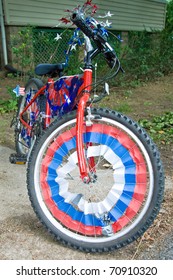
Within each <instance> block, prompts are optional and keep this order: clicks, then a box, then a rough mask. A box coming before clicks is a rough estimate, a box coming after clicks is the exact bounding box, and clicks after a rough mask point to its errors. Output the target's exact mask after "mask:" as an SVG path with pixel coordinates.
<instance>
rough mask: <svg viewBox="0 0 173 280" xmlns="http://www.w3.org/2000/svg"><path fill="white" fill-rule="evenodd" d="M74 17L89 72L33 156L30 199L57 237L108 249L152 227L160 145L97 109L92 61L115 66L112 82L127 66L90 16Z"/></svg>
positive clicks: (124, 119)
mask: <svg viewBox="0 0 173 280" xmlns="http://www.w3.org/2000/svg"><path fill="white" fill-rule="evenodd" d="M87 2H88V1H87ZM87 2H86V3H87ZM86 3H85V6H86ZM89 3H90V4H89V5H91V1H89ZM92 7H93V6H92ZM93 14H94V13H93ZM70 15H71V16H70V20H71V21H72V22H73V24H75V25H76V26H77V28H78V29H80V30H81V31H82V32H83V33H84V37H85V40H86V56H85V67H84V72H83V74H81V75H74V76H72V77H71V78H70V81H69V86H68V87H66V91H65V95H66V99H64V100H63V101H64V104H65V107H63V108H64V109H65V108H66V111H64V114H62V115H61V118H58V119H57V120H55V121H54V122H53V123H52V124H50V125H49V127H48V128H47V129H46V130H45V131H44V133H43V135H41V137H40V138H39V139H38V141H36V143H35V145H34V147H33V149H32V151H31V154H30V157H29V160H28V168H27V187H28V194H29V197H30V201H31V204H32V207H33V209H34V211H35V213H36V215H37V217H38V218H39V220H40V221H41V222H42V224H43V225H44V226H45V227H46V228H47V229H48V231H49V232H50V233H52V234H53V235H54V236H55V237H56V239H57V240H59V241H61V242H63V244H65V245H68V246H71V247H73V248H75V249H79V250H84V251H87V252H90V251H91V252H106V251H111V250H114V249H118V248H121V247H123V246H125V245H127V244H129V243H131V242H133V241H135V240H136V239H137V238H139V237H140V236H141V235H142V234H143V233H144V232H145V231H146V230H147V229H148V227H149V226H150V225H151V224H152V223H153V221H154V219H155V217H156V216H157V214H158V212H159V209H160V206H161V202H162V200H163V194H164V170H163V166H162V162H161V159H160V154H159V151H158V149H157V147H156V145H155V144H154V143H153V141H152V140H151V139H150V137H149V136H148V135H147V133H146V131H145V130H144V129H143V128H142V127H140V126H139V124H137V123H136V122H135V121H133V120H132V119H130V118H129V117H128V116H125V115H123V114H121V113H119V112H116V111H111V110H109V109H103V108H100V109H98V108H93V107H92V101H93V100H92V98H91V91H92V83H93V82H92V61H93V58H94V57H96V56H97V55H98V54H99V53H101V54H102V55H103V56H104V57H105V60H106V62H107V63H108V65H109V66H110V67H111V69H115V70H114V74H113V75H112V77H113V76H114V77H115V76H116V75H117V74H118V73H119V72H120V71H121V69H122V68H121V64H120V61H119V59H118V57H117V55H116V52H115V51H114V49H113V48H112V47H111V46H110V44H109V43H108V42H107V36H108V35H107V32H106V29H105V28H104V27H103V26H102V25H101V24H100V23H98V22H97V21H96V20H95V19H94V18H93V15H91V16H90V17H85V13H84V8H83V7H78V8H76V9H74V10H73V11H71V12H70ZM105 34H106V35H105ZM91 41H92V42H94V44H95V48H93V47H92V44H91ZM61 79H63V77H62V78H60V79H59V80H57V82H54V83H55V84H56V83H59V82H61ZM58 81H59V82H58ZM72 81H73V82H72ZM55 84H54V85H55ZM67 88H68V89H70V90H69V91H67ZM61 90H62V88H61V87H60V88H59V91H60V92H59V94H60V95H59V96H61V97H62V96H64V95H63V94H64V93H63V92H64V91H63V92H62V91H61ZM64 90H65V89H64ZM72 93H73V94H72ZM38 94H39V91H38ZM36 95H37V93H36ZM36 95H35V96H36ZM97 101H98V100H97ZM50 106H53V105H52V104H50ZM51 108H53V107H51Z"/></svg>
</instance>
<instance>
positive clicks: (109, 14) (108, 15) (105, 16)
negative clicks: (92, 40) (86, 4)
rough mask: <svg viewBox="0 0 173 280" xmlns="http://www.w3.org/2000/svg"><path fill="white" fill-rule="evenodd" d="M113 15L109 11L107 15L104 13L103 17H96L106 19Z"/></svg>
mask: <svg viewBox="0 0 173 280" xmlns="http://www.w3.org/2000/svg"><path fill="white" fill-rule="evenodd" d="M113 15H114V14H111V12H110V11H109V12H107V13H105V15H104V16H98V17H99V18H107V17H112V16H113Z"/></svg>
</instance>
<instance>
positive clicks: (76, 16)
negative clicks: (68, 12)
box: [71, 13, 94, 38]
mask: <svg viewBox="0 0 173 280" xmlns="http://www.w3.org/2000/svg"><path fill="white" fill-rule="evenodd" d="M71 21H72V22H73V23H74V24H75V25H76V26H77V27H79V28H80V29H81V30H82V32H83V33H84V34H85V35H86V36H88V37H89V38H94V32H93V30H92V29H91V28H90V27H89V26H88V25H87V23H86V22H85V21H84V19H83V18H82V17H81V16H80V14H78V13H73V14H72V16H71Z"/></svg>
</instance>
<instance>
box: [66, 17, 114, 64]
mask: <svg viewBox="0 0 173 280" xmlns="http://www.w3.org/2000/svg"><path fill="white" fill-rule="evenodd" d="M71 21H72V22H73V23H74V24H75V25H76V26H77V27H78V28H80V29H81V31H82V32H83V33H84V34H85V35H86V36H88V37H89V38H91V39H92V40H93V41H94V42H95V44H96V46H97V48H98V50H99V52H101V53H103V55H104V57H105V59H106V61H107V63H108V65H109V66H110V67H111V68H112V67H114V66H115V64H116V61H117V56H116V53H115V51H114V49H113V48H112V47H111V46H110V45H109V44H108V42H107V39H106V38H105V36H103V35H102V34H101V32H102V31H101V26H100V25H99V24H98V25H97V28H96V29H92V28H91V27H90V26H89V25H88V24H87V22H86V21H85V19H84V18H83V16H82V14H80V13H78V12H74V13H72V15H71Z"/></svg>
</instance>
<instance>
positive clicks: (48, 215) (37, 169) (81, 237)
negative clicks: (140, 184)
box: [34, 117, 154, 243]
mask: <svg viewBox="0 0 173 280" xmlns="http://www.w3.org/2000/svg"><path fill="white" fill-rule="evenodd" d="M75 122H76V119H73V120H70V121H68V122H66V123H64V124H62V125H61V126H60V127H58V128H57V129H55V130H54V131H53V132H52V133H51V134H50V136H49V137H48V138H47V139H46V140H45V142H44V143H43V145H42V146H41V149H40V151H39V153H38V156H37V159H36V163H35V168H34V185H35V192H36V196H37V200H38V202H39V205H40V207H41V209H42V211H43V213H44V215H45V216H46V218H47V219H48V220H49V222H51V223H52V225H53V226H54V227H55V228H56V229H58V230H59V231H60V232H61V233H63V234H64V235H66V236H68V237H70V238H73V239H75V240H78V241H85V242H86V243H104V242H109V241H112V240H114V241H115V240H116V239H118V238H120V237H122V236H124V235H125V234H127V233H129V232H130V231H132V230H133V229H134V228H135V227H136V226H137V224H138V223H139V222H140V221H141V220H142V218H143V217H144V215H145V214H146V212H147V210H148V208H149V206H150V203H151V199H152V194H153V188H154V174H153V168H152V165H151V162H150V158H149V156H148V153H147V151H146V149H145V147H144V145H143V144H142V142H141V141H140V140H139V139H138V138H137V136H136V135H135V134H134V133H133V132H132V131H131V130H129V129H128V128H127V127H125V126H124V125H122V124H120V123H119V122H117V121H115V120H112V119H109V118H105V117H102V122H105V123H110V124H112V125H115V126H117V127H119V128H120V129H122V130H123V131H125V132H126V133H127V134H129V135H130V136H131V138H132V139H133V140H134V141H135V142H136V143H137V144H138V146H139V147H140V149H141V151H142V152H143V155H144V157H145V160H146V163H147V167H148V174H149V183H150V185H149V188H148V189H149V191H148V195H147V198H146V201H145V205H144V207H143V209H142V211H141V212H140V214H139V215H138V217H137V218H136V219H135V220H134V221H133V223H132V224H129V225H128V226H127V227H126V228H124V229H123V230H121V231H119V232H117V233H115V234H114V235H113V236H109V237H101V238H96V237H88V236H84V235H80V234H76V233H74V232H72V231H71V230H69V229H67V228H65V227H63V226H62V225H61V224H60V223H59V222H58V221H57V220H56V219H55V218H54V217H53V216H52V215H51V213H50V212H49V210H48V209H47V207H46V205H45V203H44V201H43V197H42V194H41V190H40V185H39V181H40V178H39V176H40V175H39V174H40V163H41V161H42V156H43V154H44V152H45V150H46V148H47V145H48V144H49V142H51V140H52V139H53V138H55V136H56V135H57V134H58V132H59V131H60V130H61V129H63V128H65V127H66V126H69V125H71V124H74V123H75Z"/></svg>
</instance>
